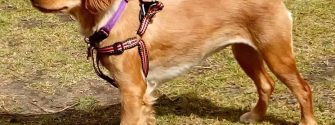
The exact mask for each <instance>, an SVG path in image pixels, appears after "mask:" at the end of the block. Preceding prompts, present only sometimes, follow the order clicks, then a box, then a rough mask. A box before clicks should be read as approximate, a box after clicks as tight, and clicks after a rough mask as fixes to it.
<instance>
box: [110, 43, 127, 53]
mask: <svg viewBox="0 0 335 125" xmlns="http://www.w3.org/2000/svg"><path fill="white" fill-rule="evenodd" d="M112 46H113V48H114V52H113V55H121V54H122V53H123V52H124V50H125V48H124V46H123V43H122V42H116V43H114V44H113V45H112Z"/></svg>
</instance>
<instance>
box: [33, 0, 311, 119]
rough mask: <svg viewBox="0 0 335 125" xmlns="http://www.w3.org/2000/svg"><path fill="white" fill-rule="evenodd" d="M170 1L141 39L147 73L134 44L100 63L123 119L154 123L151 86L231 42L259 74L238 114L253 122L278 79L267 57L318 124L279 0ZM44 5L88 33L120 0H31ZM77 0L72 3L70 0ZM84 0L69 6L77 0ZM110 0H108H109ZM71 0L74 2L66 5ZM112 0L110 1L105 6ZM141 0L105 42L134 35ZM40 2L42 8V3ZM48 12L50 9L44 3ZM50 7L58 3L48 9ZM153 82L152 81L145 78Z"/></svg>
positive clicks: (132, 1)
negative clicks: (250, 103) (251, 97)
mask: <svg viewBox="0 0 335 125" xmlns="http://www.w3.org/2000/svg"><path fill="white" fill-rule="evenodd" d="M161 1H162V2H163V3H164V5H165V8H164V10H163V11H162V12H160V13H158V14H157V15H156V17H155V18H154V21H153V24H151V25H150V26H149V29H148V30H147V32H146V34H145V35H144V36H143V39H144V41H145V42H146V44H147V47H148V49H149V58H150V71H149V75H148V78H147V79H145V78H144V77H143V74H142V72H141V61H140V58H139V55H138V51H137V49H131V50H127V51H126V52H125V53H123V54H122V55H119V56H105V57H103V60H102V64H103V65H104V66H105V67H106V68H107V69H108V70H109V71H110V73H111V76H112V77H114V78H115V79H116V81H117V82H118V84H119V85H120V92H121V105H122V116H121V119H122V120H121V124H123V125H145V124H154V119H153V115H154V114H153V113H154V112H153V110H152V108H151V107H152V103H153V99H152V96H151V95H150V91H149V90H151V86H155V84H157V83H161V82H164V81H166V80H169V79H171V78H173V77H175V76H177V75H179V74H180V73H183V72H184V71H186V70H187V69H189V68H190V67H191V66H193V65H195V64H198V63H199V62H201V61H202V60H203V59H205V58H206V57H208V56H210V55H211V54H213V53H214V52H216V51H218V50H221V49H222V48H224V47H226V46H228V45H233V52H234V56H235V58H236V59H237V61H238V63H239V64H240V66H241V67H242V69H243V70H244V71H245V72H246V74H247V75H248V76H249V77H250V78H251V79H252V80H253V81H254V83H255V85H256V87H257V90H258V94H259V100H258V102H257V104H256V106H255V107H254V108H253V109H252V110H251V111H250V112H248V113H245V114H244V115H242V116H241V118H240V120H241V121H243V122H255V121H259V120H262V119H263V118H264V116H265V113H266V109H267V106H268V101H269V98H270V95H271V93H272V91H273V89H274V88H273V86H274V82H273V80H272V79H271V78H270V75H269V74H268V73H267V72H266V70H265V67H264V62H265V63H266V64H267V65H268V66H269V68H270V69H271V71H272V72H273V73H274V74H275V75H276V76H277V77H278V78H279V79H280V80H281V81H282V82H283V83H284V84H285V85H287V86H288V87H289V88H290V90H291V91H292V92H293V94H294V95H295V96H296V97H297V99H298V101H299V104H300V107H301V121H300V124H302V125H315V124H316V122H315V119H314V115H313V107H312V97H311V90H310V87H309V86H308V84H307V83H306V82H305V81H304V80H303V79H302V77H301V76H300V75H299V72H298V70H297V68H296V64H295V59H294V55H293V52H292V35H291V34H292V22H291V20H290V19H291V17H289V13H288V11H287V9H286V7H285V5H284V4H283V1H281V0H161ZM32 2H33V5H34V6H35V7H37V8H39V9H40V10H42V11H43V10H45V9H53V10H54V9H59V8H64V7H67V9H65V10H61V12H65V13H69V14H71V15H73V16H74V17H76V18H77V20H78V21H79V23H80V25H81V28H82V33H83V35H85V36H89V35H91V34H92V33H93V32H94V31H95V30H97V29H99V28H100V27H101V26H100V25H104V24H103V23H104V22H103V20H106V19H107V18H110V16H111V15H110V13H111V12H113V11H115V7H113V6H115V5H118V3H119V2H120V0H32ZM71 2H72V3H71ZM78 2H79V3H80V4H77V6H72V4H73V3H78ZM108 4H110V5H108ZM69 5H71V7H70V6H69ZM107 5H108V6H107ZM138 5H139V2H138V1H137V0H129V3H128V5H127V8H126V10H125V11H124V13H123V15H122V17H121V19H120V20H119V21H118V23H117V25H116V26H115V27H114V29H113V30H112V31H111V33H110V37H109V38H107V39H106V40H104V41H103V42H102V43H101V44H100V46H101V47H103V46H107V45H111V44H112V43H114V42H117V41H122V40H125V39H127V38H130V37H133V36H135V32H134V31H136V30H137V28H138V25H139V22H138V12H139V7H138ZM41 8H43V9H41ZM45 12H50V11H45ZM51 12H53V11H51ZM147 82H149V83H147Z"/></svg>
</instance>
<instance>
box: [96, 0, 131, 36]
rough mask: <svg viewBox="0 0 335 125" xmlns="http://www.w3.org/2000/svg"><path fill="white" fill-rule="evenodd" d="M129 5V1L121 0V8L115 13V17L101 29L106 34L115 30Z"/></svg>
mask: <svg viewBox="0 0 335 125" xmlns="http://www.w3.org/2000/svg"><path fill="white" fill-rule="evenodd" d="M127 3H128V0H121V3H120V5H119V8H118V9H117V10H116V11H115V13H114V15H113V17H112V18H111V19H110V20H109V21H108V22H107V24H106V25H105V26H104V27H102V28H101V29H102V30H104V31H105V32H106V33H108V34H109V32H110V31H111V30H112V29H113V27H114V26H115V24H116V22H117V21H118V20H119V18H120V17H121V15H122V12H123V11H124V9H125V8H126V5H127Z"/></svg>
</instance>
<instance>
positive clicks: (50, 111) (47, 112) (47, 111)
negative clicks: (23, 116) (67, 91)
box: [30, 102, 79, 114]
mask: <svg viewBox="0 0 335 125" xmlns="http://www.w3.org/2000/svg"><path fill="white" fill-rule="evenodd" d="M30 104H32V105H34V106H35V107H37V108H38V109H40V110H42V111H43V112H45V114H55V113H59V112H63V111H65V110H67V109H70V108H73V107H75V106H77V105H78V104H79V103H75V104H72V105H70V106H66V107H65V108H63V109H61V110H57V111H55V110H52V109H47V108H44V107H41V106H39V105H37V104H36V103H34V102H31V103H30Z"/></svg>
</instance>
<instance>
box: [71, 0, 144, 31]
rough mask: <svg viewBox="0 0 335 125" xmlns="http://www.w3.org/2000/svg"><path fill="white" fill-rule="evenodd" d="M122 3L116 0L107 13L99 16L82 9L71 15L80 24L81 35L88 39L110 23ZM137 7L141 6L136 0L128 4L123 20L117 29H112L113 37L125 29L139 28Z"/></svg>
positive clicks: (75, 10)
mask: <svg viewBox="0 0 335 125" xmlns="http://www.w3.org/2000/svg"><path fill="white" fill-rule="evenodd" d="M120 2H121V0H115V1H114V3H112V6H111V7H110V8H109V9H108V10H107V11H104V12H100V13H97V14H92V13H90V12H89V11H88V10H86V9H84V8H81V7H78V8H75V9H74V10H73V11H71V12H70V14H71V15H73V16H74V17H75V18H76V19H77V20H78V22H79V23H80V26H81V33H82V34H83V35H84V36H86V37H88V36H90V35H92V34H93V33H94V32H95V31H97V30H99V29H100V28H101V27H103V26H105V25H106V24H107V23H108V21H109V20H110V19H111V18H112V16H113V15H114V14H115V12H116V10H117V8H118V7H119V5H120ZM136 5H137V6H138V5H139V3H138V2H137V1H136V0H135V1H131V2H129V3H128V5H127V7H126V9H125V10H124V12H123V13H122V16H121V18H120V19H119V20H118V21H117V23H116V25H115V27H114V28H113V29H112V31H111V35H113V33H114V34H115V33H118V32H121V29H123V28H128V27H129V28H131V27H137V25H138V19H137V18H138V12H139V11H137V10H138V9H134V8H136V7H135V6H136ZM138 8H139V7H138ZM126 30H128V29H126ZM126 30H125V31H126ZM122 33H124V32H122Z"/></svg>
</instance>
